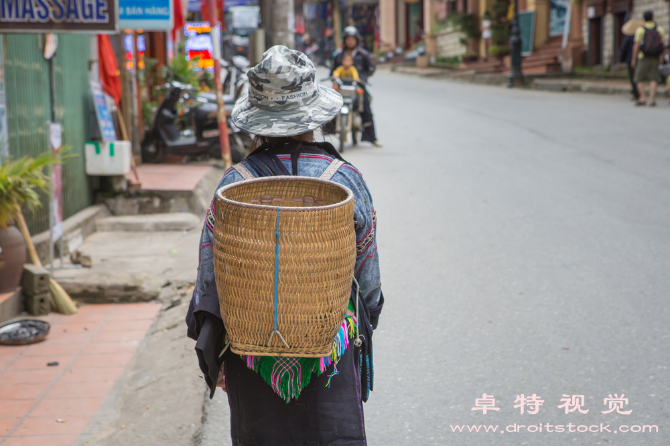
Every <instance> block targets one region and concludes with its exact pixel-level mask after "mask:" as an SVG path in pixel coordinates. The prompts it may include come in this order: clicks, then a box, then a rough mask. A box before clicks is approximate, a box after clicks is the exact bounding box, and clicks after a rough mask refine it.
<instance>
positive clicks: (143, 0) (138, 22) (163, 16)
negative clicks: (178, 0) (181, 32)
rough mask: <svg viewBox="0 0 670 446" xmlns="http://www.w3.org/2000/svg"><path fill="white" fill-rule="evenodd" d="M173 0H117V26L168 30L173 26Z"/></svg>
mask: <svg viewBox="0 0 670 446" xmlns="http://www.w3.org/2000/svg"><path fill="white" fill-rule="evenodd" d="M172 1H173V0H119V27H120V28H122V29H141V30H143V31H169V30H171V29H172V28H173V27H174V14H173V10H172Z"/></svg>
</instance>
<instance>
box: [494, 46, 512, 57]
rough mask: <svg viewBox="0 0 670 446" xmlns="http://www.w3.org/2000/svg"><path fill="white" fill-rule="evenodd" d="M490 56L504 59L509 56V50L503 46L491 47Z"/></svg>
mask: <svg viewBox="0 0 670 446" xmlns="http://www.w3.org/2000/svg"><path fill="white" fill-rule="evenodd" d="M489 54H490V55H491V56H493V57H502V56H506V55H508V54H509V48H507V47H506V46H503V45H491V46H490V47H489Z"/></svg>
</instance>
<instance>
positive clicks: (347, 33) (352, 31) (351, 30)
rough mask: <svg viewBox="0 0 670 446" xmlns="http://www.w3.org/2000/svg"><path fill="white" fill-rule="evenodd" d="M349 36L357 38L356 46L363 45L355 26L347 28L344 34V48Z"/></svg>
mask: <svg viewBox="0 0 670 446" xmlns="http://www.w3.org/2000/svg"><path fill="white" fill-rule="evenodd" d="M349 36H353V37H355V38H356V44H359V43H361V35H360V34H359V33H358V29H356V27H355V26H347V27H346V28H344V32H343V33H342V46H344V41H345V40H346V38H347V37H349Z"/></svg>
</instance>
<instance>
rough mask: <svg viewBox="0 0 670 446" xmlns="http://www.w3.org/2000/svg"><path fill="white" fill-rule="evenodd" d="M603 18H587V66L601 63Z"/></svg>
mask: <svg viewBox="0 0 670 446" xmlns="http://www.w3.org/2000/svg"><path fill="white" fill-rule="evenodd" d="M602 37H603V18H602V17H597V18H593V19H589V50H588V56H589V66H592V67H594V66H598V65H602V63H603V58H602V55H603V51H602V49H603V38H602Z"/></svg>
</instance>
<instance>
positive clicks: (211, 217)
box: [205, 200, 216, 233]
mask: <svg viewBox="0 0 670 446" xmlns="http://www.w3.org/2000/svg"><path fill="white" fill-rule="evenodd" d="M215 215H216V214H215V213H214V200H212V203H211V204H210V205H209V208H208V209H207V216H206V217H205V224H206V225H207V229H209V230H210V231H211V232H212V233H213V232H214V223H215V222H216V217H215Z"/></svg>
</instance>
